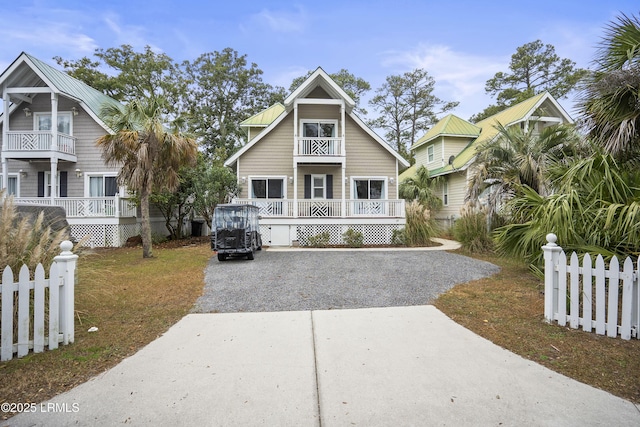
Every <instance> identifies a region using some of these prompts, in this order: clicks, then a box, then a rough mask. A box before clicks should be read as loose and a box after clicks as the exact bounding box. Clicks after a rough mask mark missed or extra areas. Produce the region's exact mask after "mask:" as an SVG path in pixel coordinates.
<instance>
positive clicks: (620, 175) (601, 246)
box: [496, 146, 640, 264]
mask: <svg viewBox="0 0 640 427" xmlns="http://www.w3.org/2000/svg"><path fill="white" fill-rule="evenodd" d="M557 182H558V187H557V191H555V192H554V193H553V194H551V195H549V196H547V197H543V196H541V195H540V194H538V193H537V192H535V191H534V190H533V189H531V188H530V187H527V186H522V187H521V188H520V189H519V191H518V197H516V198H514V199H513V200H511V201H510V202H509V211H510V213H511V220H512V222H511V223H510V224H508V225H506V226H503V227H501V228H499V229H497V230H496V242H497V248H498V250H499V251H500V252H502V253H504V254H508V255H512V256H514V255H515V256H519V257H522V258H524V259H526V260H528V261H530V262H533V263H534V264H540V263H541V258H542V251H540V247H541V246H542V245H544V244H545V239H544V236H545V235H546V234H547V233H549V232H553V233H555V234H556V235H557V236H558V241H559V242H561V243H562V246H563V248H565V251H577V252H580V253H586V252H589V253H600V254H603V255H604V256H611V255H625V256H626V255H631V254H638V253H640V172H638V169H636V168H630V167H628V165H621V164H620V163H619V162H618V161H617V160H616V159H615V158H614V157H613V156H612V155H611V154H610V153H606V152H604V150H603V149H602V148H601V147H597V146H596V147H595V148H594V150H593V153H592V155H591V156H589V157H584V158H576V159H573V160H572V161H571V162H570V163H569V164H568V165H567V167H566V168H565V171H564V173H563V174H562V175H561V176H560V177H559V179H558V180H557Z"/></svg>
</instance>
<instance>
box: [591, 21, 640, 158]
mask: <svg viewBox="0 0 640 427" xmlns="http://www.w3.org/2000/svg"><path fill="white" fill-rule="evenodd" d="M594 63H595V65H596V67H597V68H596V70H595V71H594V72H592V73H591V75H590V76H589V77H588V78H587V79H586V81H585V83H584V84H583V90H582V93H581V101H580V112H581V113H582V115H583V116H584V122H585V128H586V130H587V132H588V133H589V136H591V137H592V138H593V139H594V141H596V142H598V143H599V144H600V145H602V146H603V147H604V148H605V149H606V150H607V151H608V152H610V153H612V154H613V155H615V156H617V157H621V156H623V157H627V158H628V157H634V156H636V157H637V155H638V152H640V18H639V17H628V16H626V15H624V14H623V15H621V16H618V17H617V20H616V21H614V22H611V23H610V24H609V25H608V26H607V27H606V30H605V36H604V37H603V39H602V41H601V43H600V46H599V48H598V51H597V54H596V58H595V61H594Z"/></svg>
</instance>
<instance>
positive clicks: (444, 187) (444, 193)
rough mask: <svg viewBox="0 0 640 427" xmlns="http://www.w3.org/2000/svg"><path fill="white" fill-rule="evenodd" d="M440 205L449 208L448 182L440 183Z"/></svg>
mask: <svg viewBox="0 0 640 427" xmlns="http://www.w3.org/2000/svg"><path fill="white" fill-rule="evenodd" d="M442 203H443V204H444V205H445V206H449V182H448V181H444V182H443V183H442Z"/></svg>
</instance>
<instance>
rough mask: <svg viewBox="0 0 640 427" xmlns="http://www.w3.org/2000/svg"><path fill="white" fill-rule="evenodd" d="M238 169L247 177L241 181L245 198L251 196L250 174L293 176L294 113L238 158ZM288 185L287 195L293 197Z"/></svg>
mask: <svg viewBox="0 0 640 427" xmlns="http://www.w3.org/2000/svg"><path fill="white" fill-rule="evenodd" d="M237 171H238V176H239V177H246V178H247V182H246V183H245V184H242V183H240V188H241V192H240V196H241V197H243V198H244V197H247V198H249V197H251V193H250V191H249V188H248V184H249V177H250V176H285V175H286V176H293V113H289V115H288V116H287V117H285V118H284V120H282V121H281V122H280V123H279V124H278V125H277V126H276V127H275V128H274V129H272V130H271V132H270V133H269V135H266V136H264V137H263V138H262V139H261V140H260V141H258V143H257V144H255V145H254V146H253V147H251V148H250V149H249V150H248V151H247V152H246V153H244V154H243V155H242V157H240V158H239V159H238V168H237ZM286 185H287V186H288V187H287V197H289V198H293V193H292V186H290V185H289V183H288V182H287V184H286Z"/></svg>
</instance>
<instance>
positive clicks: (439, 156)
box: [400, 92, 573, 226]
mask: <svg viewBox="0 0 640 427" xmlns="http://www.w3.org/2000/svg"><path fill="white" fill-rule="evenodd" d="M561 123H563V124H568V123H573V120H572V119H571V117H570V116H569V114H567V112H566V111H565V110H564V108H562V106H560V104H559V103H558V102H557V101H556V100H555V99H554V98H553V96H551V95H550V94H549V93H548V92H543V93H541V94H538V95H536V96H533V97H531V98H529V99H527V100H525V101H523V102H520V103H519V104H516V105H513V106H511V107H509V108H507V109H506V110H503V111H501V112H499V113H497V114H495V115H493V116H491V117H488V118H486V119H484V120H481V121H479V122H478V123H475V124H473V123H470V122H468V121H466V120H464V119H461V118H459V117H457V116H455V115H453V114H449V115H447V116H445V117H444V118H443V119H442V120H440V121H439V122H438V123H436V124H435V125H434V126H433V127H432V128H431V129H429V130H428V131H427V133H426V134H425V135H424V136H423V137H422V138H420V139H418V140H417V141H416V142H415V143H414V144H413V146H412V147H411V150H412V151H413V152H414V155H415V159H416V163H415V165H413V166H412V167H411V168H409V169H407V170H406V171H404V172H403V173H402V175H400V182H402V181H403V180H405V179H407V178H409V177H411V176H413V175H414V174H415V171H416V168H417V167H419V166H421V165H424V166H425V167H426V168H427V170H428V171H429V176H432V177H436V176H442V177H443V178H444V179H443V181H442V184H441V185H439V187H438V188H437V192H438V193H439V194H438V195H439V196H440V198H441V199H442V201H443V207H442V209H440V210H439V211H438V212H436V216H435V217H436V218H437V219H438V220H440V221H441V222H442V223H444V225H445V226H449V225H451V224H452V222H453V220H455V219H456V218H457V217H459V216H460V208H461V207H462V206H463V205H464V203H465V201H466V200H467V199H468V183H469V182H470V180H471V177H472V173H473V165H474V161H475V158H476V149H477V147H478V146H479V145H480V144H482V143H483V142H486V141H491V140H493V139H495V138H496V137H498V135H499V131H498V129H497V128H496V126H497V125H498V124H501V125H502V126H504V127H505V128H509V127H511V126H519V127H520V128H521V129H522V130H523V131H524V132H527V131H528V130H529V129H533V132H534V133H536V132H540V131H542V129H544V128H545V127H548V126H554V125H558V124H561Z"/></svg>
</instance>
